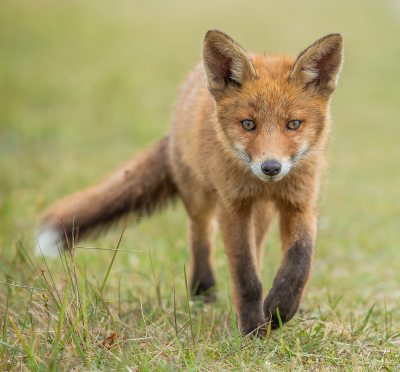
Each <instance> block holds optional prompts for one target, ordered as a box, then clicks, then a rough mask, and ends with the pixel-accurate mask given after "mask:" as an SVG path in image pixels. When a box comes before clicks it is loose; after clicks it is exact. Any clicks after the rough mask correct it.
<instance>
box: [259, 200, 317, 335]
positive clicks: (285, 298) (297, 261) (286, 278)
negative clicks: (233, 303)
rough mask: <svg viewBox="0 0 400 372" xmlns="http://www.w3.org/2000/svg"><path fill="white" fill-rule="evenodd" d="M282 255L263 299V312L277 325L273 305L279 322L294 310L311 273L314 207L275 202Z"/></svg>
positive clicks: (314, 235) (284, 320)
mask: <svg viewBox="0 0 400 372" xmlns="http://www.w3.org/2000/svg"><path fill="white" fill-rule="evenodd" d="M278 209H279V212H280V233H281V239H282V248H283V252H284V258H283V261H282V264H281V266H280V268H279V270H278V273H277V275H276V277H275V279H274V282H273V285H272V288H271V290H270V292H269V293H268V296H267V298H266V299H265V301H264V314H265V317H266V319H267V320H271V321H272V327H274V328H276V327H278V326H279V321H278V317H277V311H276V309H277V308H278V309H279V315H280V318H281V320H282V322H287V321H288V320H290V319H291V318H292V317H293V315H294V314H295V313H296V312H297V310H298V308H299V306H300V302H301V299H302V297H303V293H304V290H305V288H306V285H307V282H308V279H309V277H310V275H311V270H312V262H313V257H314V243H315V237H316V220H317V212H316V208H311V207H304V208H296V207H288V206H283V205H280V206H278Z"/></svg>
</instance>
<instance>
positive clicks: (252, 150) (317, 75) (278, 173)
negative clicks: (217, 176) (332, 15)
mask: <svg viewBox="0 0 400 372" xmlns="http://www.w3.org/2000/svg"><path fill="white" fill-rule="evenodd" d="M342 58H343V41H342V37H341V35H340V34H331V35H327V36H325V37H324V38H322V39H320V40H318V41H317V42H316V43H314V44H313V45H311V46H310V47H309V48H307V49H306V50H305V51H303V52H302V53H300V55H299V56H298V57H297V58H294V57H290V56H286V55H263V54H262V55H250V56H249V55H248V54H247V53H246V52H245V51H244V50H243V49H242V48H241V47H240V45H238V44H237V43H236V42H235V41H233V40H232V39H231V38H230V37H229V36H227V35H225V34H224V33H222V32H221V31H218V30H209V31H208V32H207V34H206V37H205V39H204V45H203V65H204V69H205V72H206V75H207V88H208V90H209V91H210V93H211V94H212V96H213V97H214V100H215V105H216V114H217V119H218V125H219V129H218V131H220V133H221V134H222V136H221V140H223V141H225V142H226V143H227V145H228V146H229V148H230V149H231V151H233V155H234V156H236V157H238V158H240V159H241V161H243V162H245V163H246V164H247V165H248V166H249V167H250V168H251V169H252V171H253V172H254V174H255V175H256V176H258V177H259V178H260V179H261V180H263V181H266V182H275V181H279V180H280V179H282V178H283V177H284V176H285V175H287V174H288V173H289V172H290V170H291V169H292V168H293V167H294V166H296V165H297V164H299V163H301V161H302V159H304V158H305V157H306V156H307V154H309V153H311V152H313V151H318V150H321V148H322V145H323V144H324V142H325V139H326V137H327V134H328V131H329V120H328V115H329V101H330V97H331V95H332V93H333V91H334V89H335V88H336V83H337V77H338V73H339V71H340V68H341V64H342Z"/></svg>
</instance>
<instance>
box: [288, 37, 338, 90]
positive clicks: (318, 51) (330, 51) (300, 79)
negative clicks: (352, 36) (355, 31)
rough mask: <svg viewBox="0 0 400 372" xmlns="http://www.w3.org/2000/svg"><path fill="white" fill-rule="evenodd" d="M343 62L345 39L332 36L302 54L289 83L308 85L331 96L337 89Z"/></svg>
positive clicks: (324, 38) (320, 40)
mask: <svg viewBox="0 0 400 372" xmlns="http://www.w3.org/2000/svg"><path fill="white" fill-rule="evenodd" d="M342 60H343V39H342V36H341V35H340V34H331V35H327V36H325V37H323V38H322V39H319V40H318V41H317V42H316V43H314V44H313V45H311V46H310V47H308V48H307V49H306V50H305V51H304V52H302V53H300V55H299V56H298V57H297V60H296V62H295V64H294V66H293V69H292V71H291V73H290V76H289V81H294V82H296V83H300V84H304V85H307V86H308V87H310V88H311V87H313V88H314V89H317V90H318V91H319V92H320V93H323V94H327V95H330V94H332V92H333V91H334V90H335V88H336V84H337V77H338V74H339V71H340V68H341V66H342Z"/></svg>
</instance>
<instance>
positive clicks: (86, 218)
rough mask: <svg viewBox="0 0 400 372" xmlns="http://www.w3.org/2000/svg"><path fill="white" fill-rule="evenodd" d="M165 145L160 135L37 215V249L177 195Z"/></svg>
mask: <svg viewBox="0 0 400 372" xmlns="http://www.w3.org/2000/svg"><path fill="white" fill-rule="evenodd" d="M167 148H168V137H164V138H163V139H162V140H160V141H159V142H157V143H156V144H154V145H153V146H152V147H150V148H149V149H147V150H145V151H144V152H143V153H141V154H139V155H138V156H136V157H134V158H133V159H132V160H131V161H129V162H128V163H127V164H126V165H125V167H123V168H122V169H121V170H119V171H118V172H116V173H115V174H112V175H111V176H109V177H108V178H107V179H105V180H104V181H103V182H101V183H100V184H98V185H96V186H93V187H91V188H89V189H86V190H83V191H80V192H77V193H76V194H73V195H70V196H68V197H66V198H65V199H63V200H61V201H59V202H57V203H55V204H54V205H53V206H51V207H50V209H48V210H47V211H46V212H45V213H44V214H43V216H42V218H41V221H42V228H41V229H40V230H39V238H38V245H39V246H40V248H41V250H42V251H46V252H47V253H50V252H49V250H55V252H57V248H56V246H55V241H56V240H58V241H59V240H60V238H61V239H62V240H63V241H64V242H65V235H67V237H68V239H69V240H71V237H72V234H74V236H76V234H79V237H82V236H84V235H88V234H89V233H91V232H94V231H99V229H100V228H101V227H104V226H107V225H109V224H111V223H113V222H115V221H116V220H118V219H119V218H120V217H123V216H124V215H127V214H129V213H132V214H134V215H135V216H138V217H140V216H143V215H149V214H151V213H152V212H154V211H155V210H156V209H158V208H161V207H163V206H164V205H165V204H166V203H167V202H168V201H169V200H170V199H172V198H173V197H174V196H176V195H177V188H176V186H175V184H174V182H173V180H172V178H171V176H170V172H169V166H168V156H167V155H168V154H167ZM64 229H65V231H66V234H65V232H64ZM73 230H74V231H73Z"/></svg>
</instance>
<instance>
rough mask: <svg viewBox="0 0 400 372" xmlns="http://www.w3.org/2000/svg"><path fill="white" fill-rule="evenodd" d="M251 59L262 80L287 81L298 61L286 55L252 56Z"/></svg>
mask: <svg viewBox="0 0 400 372" xmlns="http://www.w3.org/2000/svg"><path fill="white" fill-rule="evenodd" d="M250 59H251V61H252V63H253V66H254V68H255V69H256V72H257V76H258V78H259V79H260V80H266V81H274V80H278V81H280V80H281V79H287V78H288V77H289V74H290V71H291V70H292V68H293V65H294V63H295V61H296V58H295V57H292V56H288V55H286V54H269V55H267V54H251V55H250Z"/></svg>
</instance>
